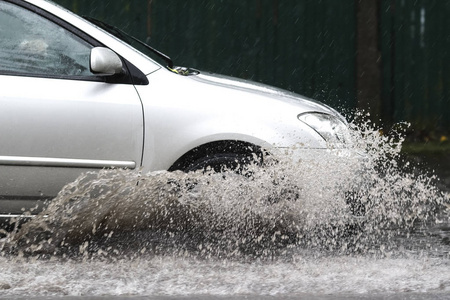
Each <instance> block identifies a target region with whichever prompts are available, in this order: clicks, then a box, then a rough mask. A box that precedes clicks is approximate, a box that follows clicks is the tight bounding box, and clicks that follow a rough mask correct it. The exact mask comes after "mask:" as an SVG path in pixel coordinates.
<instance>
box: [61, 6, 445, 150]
mask: <svg viewBox="0 0 450 300" xmlns="http://www.w3.org/2000/svg"><path fill="white" fill-rule="evenodd" d="M56 2H57V3H60V4H62V5H63V6H65V7H67V8H68V9H70V10H72V11H74V12H76V13H78V14H81V15H88V16H92V17H95V18H98V19H100V20H103V21H106V22H108V23H110V24H114V25H116V26H118V27H119V28H122V29H123V30H125V31H127V32H128V33H131V34H132V35H134V36H136V37H138V38H139V39H141V40H143V41H146V42H148V43H149V44H151V45H152V46H154V47H155V48H157V49H159V50H160V51H162V52H164V53H166V54H168V55H169V56H171V57H172V58H173V60H174V61H175V64H176V65H182V66H190V67H194V68H197V69H200V70H205V71H213V72H216V73H221V74H226V75H232V76H237V77H241V78H246V79H251V80H255V81H259V82H264V83H268V84H271V85H274V86H278V87H281V88H284V89H287V90H291V91H294V92H297V93H300V94H303V95H306V96H309V97H312V98H315V99H318V100H320V101H322V102H324V103H326V104H329V105H330V106H333V107H335V108H337V109H338V110H339V111H341V112H343V113H347V114H349V115H348V116H350V118H351V112H353V111H354V109H363V110H365V111H367V112H370V114H371V116H370V118H371V119H372V121H373V122H375V123H376V124H378V125H379V126H381V127H382V128H383V129H384V130H385V131H388V130H389V129H390V127H391V126H392V124H394V123H397V122H400V121H407V122H410V123H411V130H410V133H409V136H410V137H412V138H413V139H415V140H418V141H429V140H436V141H442V140H445V138H446V136H448V134H449V132H450V0H251V1H241V0H226V1H225V0H190V1H180V0H57V1H56Z"/></svg>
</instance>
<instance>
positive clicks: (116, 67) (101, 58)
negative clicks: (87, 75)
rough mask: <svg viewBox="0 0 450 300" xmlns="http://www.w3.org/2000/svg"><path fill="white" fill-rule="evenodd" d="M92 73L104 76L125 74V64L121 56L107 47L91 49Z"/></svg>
mask: <svg viewBox="0 0 450 300" xmlns="http://www.w3.org/2000/svg"><path fill="white" fill-rule="evenodd" d="M90 64H91V72H92V73H94V74H98V75H103V76H111V75H115V74H122V73H123V64H122V60H121V59H120V57H119V55H117V54H116V53H115V52H114V51H112V50H110V49H108V48H105V47H95V48H92V49H91V57H90Z"/></svg>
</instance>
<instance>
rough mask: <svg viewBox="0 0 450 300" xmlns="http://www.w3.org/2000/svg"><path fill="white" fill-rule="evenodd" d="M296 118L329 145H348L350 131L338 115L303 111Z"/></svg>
mask: <svg viewBox="0 0 450 300" xmlns="http://www.w3.org/2000/svg"><path fill="white" fill-rule="evenodd" d="M298 119H299V120H300V121H302V122H303V123H305V124H306V125H308V126H309V127H311V128H312V129H314V130H315V131H316V132H317V133H318V134H319V135H320V136H321V137H322V138H323V139H324V140H325V141H326V142H327V143H328V144H329V145H330V146H332V147H338V148H340V147H344V146H345V145H347V146H348V145H350V143H351V137H350V131H349V128H348V126H347V124H346V123H344V122H343V121H342V120H340V119H339V118H338V117H336V116H333V115H329V114H324V113H318V112H313V113H303V114H300V115H298Z"/></svg>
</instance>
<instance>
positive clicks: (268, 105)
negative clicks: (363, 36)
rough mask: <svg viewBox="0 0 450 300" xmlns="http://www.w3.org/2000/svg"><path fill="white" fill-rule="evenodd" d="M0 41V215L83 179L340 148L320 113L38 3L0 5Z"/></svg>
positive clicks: (343, 129) (343, 128) (341, 139)
mask: <svg viewBox="0 0 450 300" xmlns="http://www.w3.org/2000/svg"><path fill="white" fill-rule="evenodd" d="M0 43H1V50H0V87H1V88H0V141H1V142H0V215H1V216H0V217H3V218H4V217H12V216H17V215H21V214H22V213H23V212H24V211H27V210H29V209H30V208H32V207H34V206H35V205H36V204H37V203H39V202H42V201H45V200H48V199H51V198H52V197H54V196H55V195H56V194H57V193H58V191H59V190H60V189H61V188H62V187H63V186H64V185H65V184H66V183H68V182H70V181H73V180H74V179H75V178H76V177H77V176H79V175H80V174H81V173H82V172H85V171H87V170H95V169H102V168H112V167H116V168H129V169H141V170H142V172H150V171H155V170H169V171H172V170H182V171H186V172H187V171H193V170H199V169H203V168H205V167H207V166H210V167H212V168H213V169H214V170H220V168H221V167H222V166H226V167H233V166H236V165H237V163H240V164H244V163H247V162H249V161H250V160H252V159H255V157H257V159H260V158H261V154H262V153H263V151H265V152H267V153H270V154H271V155H276V153H277V151H279V150H280V149H295V150H293V152H294V153H293V159H294V158H295V159H299V158H301V159H307V158H308V157H312V158H314V157H316V155H317V153H320V152H325V151H327V150H329V149H330V148H342V147H344V148H345V143H346V142H347V141H348V127H347V123H346V121H345V119H344V118H343V117H342V116H341V115H340V114H338V113H337V112H336V111H335V110H333V109H331V108H329V107H327V106H325V105H323V104H320V103H318V102H315V101H312V100H309V99H306V98H304V97H302V96H299V95H297V94H294V93H290V92H287V91H283V90H280V89H276V88H273V87H269V86H265V85H261V84H257V83H253V82H249V81H244V80H239V79H233V78H229V77H225V76H218V75H213V74H207V73H203V72H199V71H196V70H191V69H187V68H180V67H174V66H173V64H172V61H171V60H170V58H168V57H167V56H165V55H164V54H162V53H160V52H158V51H156V50H154V49H153V48H151V47H149V46H147V45H145V44H143V43H140V42H138V41H136V40H135V39H134V38H132V37H130V36H126V34H125V33H123V32H121V31H119V30H118V29H116V28H114V27H112V26H109V25H107V24H103V23H101V22H99V21H95V20H87V19H84V18H81V17H79V16H77V15H75V14H73V13H71V12H69V11H67V10H65V9H63V8H61V7H59V6H57V5H55V4H53V3H51V2H48V1H43V0H0ZM135 43H136V44H138V46H137V47H139V49H140V50H137V49H136V47H133V46H132V45H131V44H135ZM151 57H153V58H151ZM160 60H161V61H160ZM161 62H163V63H161ZM254 154H257V155H256V156H255V155H254Z"/></svg>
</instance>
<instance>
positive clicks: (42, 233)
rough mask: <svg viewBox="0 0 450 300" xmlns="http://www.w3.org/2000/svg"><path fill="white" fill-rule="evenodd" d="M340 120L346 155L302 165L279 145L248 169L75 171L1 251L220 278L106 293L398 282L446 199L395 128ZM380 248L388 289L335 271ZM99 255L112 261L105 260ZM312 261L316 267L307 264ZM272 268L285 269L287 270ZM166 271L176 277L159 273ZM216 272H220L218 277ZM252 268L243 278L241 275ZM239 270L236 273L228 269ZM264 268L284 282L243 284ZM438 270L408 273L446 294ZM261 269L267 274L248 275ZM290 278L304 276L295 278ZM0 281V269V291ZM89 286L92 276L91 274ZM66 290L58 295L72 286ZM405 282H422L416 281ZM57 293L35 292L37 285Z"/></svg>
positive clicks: (329, 289) (444, 216)
mask: <svg viewBox="0 0 450 300" xmlns="http://www.w3.org/2000/svg"><path fill="white" fill-rule="evenodd" d="M352 127H353V130H352V134H353V136H354V141H355V142H354V145H353V149H352V150H353V151H352V153H359V154H357V155H344V154H343V153H341V155H335V154H334V153H328V154H327V155H325V156H324V157H323V158H322V159H320V160H317V161H315V162H314V163H310V162H308V163H307V162H304V161H299V162H298V163H293V162H292V159H291V156H290V154H289V153H287V154H286V155H285V157H277V162H276V163H271V164H270V163H269V164H267V165H265V166H264V167H263V168H261V167H259V166H250V167H249V170H250V171H251V172H250V173H251V176H240V175H237V174H235V173H234V172H227V173H222V174H214V173H209V174H208V173H207V174H203V173H189V174H185V173H182V172H152V173H149V174H141V173H140V172H137V171H127V170H103V171H100V172H90V173H86V174H83V175H82V176H80V177H79V178H78V179H77V180H76V181H74V182H73V183H70V184H68V185H67V186H66V187H64V188H63V190H61V192H60V193H59V194H58V196H57V197H56V198H55V199H54V200H53V201H52V202H51V203H50V205H49V206H48V208H47V210H46V211H44V212H43V213H41V214H40V215H39V216H37V217H36V218H34V219H33V220H32V221H30V222H28V223H26V224H25V225H23V226H22V227H21V228H20V229H19V230H16V231H14V232H12V233H11V234H10V235H9V236H8V237H6V238H5V239H4V240H3V242H2V244H1V247H2V253H3V256H4V257H5V259H7V260H11V259H18V258H21V257H25V258H21V259H25V260H26V261H27V262H28V263H31V264H30V265H28V268H34V267H33V266H35V265H36V264H37V266H35V267H36V269H42V268H44V269H45V268H51V266H50V265H52V264H54V261H55V259H56V261H59V262H60V260H63V261H65V265H66V266H67V268H70V269H71V270H74V269H77V268H84V267H86V268H92V266H93V265H95V266H96V268H97V267H98V268H100V269H103V268H105V267H106V266H109V267H107V268H112V267H114V268H119V269H120V268H121V266H124V265H127V264H128V265H129V264H139V265H140V266H141V268H143V269H142V273H135V276H137V278H136V280H137V281H139V280H141V279H142V278H144V279H145V278H147V277H148V275H147V273H146V272H149V269H151V272H153V273H155V274H157V276H163V277H164V276H167V278H170V276H171V275H172V276H180V274H179V272H181V271H180V270H181V269H182V270H185V271H186V272H193V273H195V274H197V273H198V272H200V273H202V274H210V273H211V274H210V275H211V278H218V277H220V278H222V279H223V277H221V276H225V275H223V274H229V275H230V276H232V277H227V281H226V282H225V283H223V285H220V284H216V285H214V284H213V283H211V282H210V283H209V286H204V289H200V290H199V289H198V288H194V289H193V288H188V287H187V284H188V283H189V282H190V284H191V285H197V287H198V284H199V282H200V281H201V282H202V284H203V283H204V281H205V280H206V279H205V277H202V278H201V279H199V280H200V281H199V282H196V281H195V278H196V275H195V274H191V273H190V275H186V274H184V273H183V274H184V275H183V276H187V277H186V278H185V281H184V282H178V284H177V283H175V282H171V281H170V280H169V279H167V280H169V281H163V282H161V283H160V285H157V282H159V281H158V280H157V279H155V278H152V279H151V281H152V282H154V284H155V285H154V286H153V285H152V286H148V281H149V280H150V279H149V278H147V279H148V280H147V279H145V280H144V279H142V282H141V281H139V282H141V283H140V284H139V283H136V286H134V285H133V284H131V286H130V285H126V287H122V288H121V289H119V290H115V291H109V293H110V294H123V293H125V294H127V293H131V294H143V293H144V294H145V293H151V294H186V293H188V294H195V293H198V292H199V291H201V293H206V294H208V293H212V294H229V293H231V294H235V293H259V294H277V293H290V292H295V293H298V292H307V293H308V292H313V293H314V292H319V293H333V292H338V293H339V292H357V293H360V292H373V291H382V292H383V291H386V290H387V291H393V290H395V289H397V288H399V289H400V290H397V291H405V290H408V284H405V283H404V282H402V280H403V279H402V278H403V277H402V276H404V274H403V273H402V272H404V271H405V270H404V267H406V268H407V269H408V270H410V271H411V272H414V270H416V268H418V267H416V264H415V261H410V260H407V259H408V257H410V256H411V255H419V256H420V255H423V253H424V251H428V250H429V248H430V247H434V246H435V245H432V246H430V247H428V246H427V245H425V246H424V245H422V244H421V243H420V242H417V241H418V240H417V239H414V238H413V237H414V235H415V234H416V233H417V232H420V228H422V227H425V226H427V224H430V223H435V222H444V223H445V222H447V223H450V222H449V217H448V215H449V214H448V207H449V203H450V201H449V196H448V194H446V193H445V192H442V191H440V190H439V189H438V188H437V187H436V182H437V181H438V180H439V179H438V178H437V177H436V176H435V175H432V174H431V175H430V174H427V173H423V172H422V171H421V170H420V169H418V168H416V167H415V166H412V165H410V164H409V163H408V162H405V161H402V159H401V156H400V149H401V144H402V141H403V140H402V137H401V136H402V132H401V130H399V131H397V132H395V133H394V134H391V135H390V136H385V135H381V134H380V133H379V131H378V130H375V129H373V128H371V126H370V125H368V124H367V123H366V124H365V125H358V126H356V125H352ZM361 153H362V154H361ZM427 247H428V248H427ZM448 255H449V247H448V246H446V245H444V247H442V249H441V250H440V251H439V252H438V253H437V256H438V257H441V258H442V257H446V258H448ZM328 257H332V260H328ZM386 257H390V258H393V257H395V258H396V259H397V260H396V261H395V262H394V263H393V262H392V261H390V264H391V265H389V268H391V271H392V268H394V269H395V270H396V271H395V272H394V271H393V272H394V273H395V274H403V275H398V276H397V275H392V278H391V279H389V280H392V282H394V283H393V284H394V285H392V286H390V283H389V284H387V283H386V284H385V286H380V285H377V284H375V283H373V282H370V283H369V281H368V282H365V284H364V285H362V286H356V285H354V286H353V287H351V286H352V282H354V281H352V280H349V281H348V282H347V281H345V280H343V279H342V280H337V278H339V276H342V274H343V273H342V272H344V271H345V272H347V271H348V272H350V271H349V270H348V266H353V267H355V266H356V265H361V266H362V267H361V268H362V269H357V270H356V271H355V272H356V273H358V270H359V272H363V269H364V271H365V270H372V272H373V274H375V273H377V269H376V268H377V266H383V265H385V264H387V263H386V261H381V260H379V259H382V258H386ZM42 258H46V259H49V260H43V261H42V260H40V259H42ZM80 258H81V259H82V260H83V261H90V263H89V266H86V265H84V264H81V266H79V265H78V263H77V262H78V261H79V259H80ZM372 258H373V259H375V260H372ZM30 259H31V260H30ZM67 259H68V260H67ZM128 259H131V260H130V261H128ZM45 261H47V263H44V262H45ZM105 261H106V262H105ZM110 261H113V262H115V263H114V264H112V265H109V263H108V262H110ZM127 261H128V262H127ZM241 262H243V263H244V265H241ZM274 262H275V263H274ZM117 263H118V264H117ZM261 263H262V265H260V264H261ZM324 264H325V267H324V269H323V270H319V269H317V268H320V266H322V265H324ZM443 264H444V265H442V262H434V266H435V267H436V268H437V269H439V270H440V269H441V268H443V270H447V269H448V266H447V264H448V262H447V261H446V260H444V262H443ZM159 265H161V267H160V269H159V268H158V266H159ZM225 265H226V266H225ZM287 265H289V267H288V266H287ZM334 265H336V267H335V268H333V267H332V266H334ZM432 265H433V264H432ZM313 266H315V267H313ZM330 266H331V268H332V269H331V270H332V271H329V268H330ZM345 266H347V267H345ZM344 267H345V268H344ZM428 267H430V266H428ZM180 268H181V269H180ZM248 268H250V269H248ZM280 268H286V269H287V270H289V274H290V275H289V276H287V275H286V274H285V273H283V272H281V271H280V270H281V269H280ZM298 268H299V269H298ZM343 268H344V269H345V270H343ZM346 268H347V269H346ZM430 268H431V267H430ZM436 268H435V269H436ZM166 269H170V270H173V271H172V272H175V273H176V274H175V273H170V274H166V273H165V272H166V271H164V270H166ZM216 269H219V270H220V274H221V275H220V276H219V275H218V273H215V270H216ZM313 269H314V270H315V271H314V270H313ZM435 269H433V270H435ZM30 270H31V269H30ZM177 270H178V271H177ZM213 270H214V271H213ZM252 270H253V271H254V273H252V274H253V275H249V272H250V273H251V272H252ZM270 270H271V271H270ZM283 270H284V269H283ZM300 270H302V271H300ZM422 270H423V269H422ZM3 271H4V272H5V274H11V273H14V272H13V271H11V270H6V271H5V270H3ZM378 271H379V269H378ZM30 272H31V273H33V274H34V273H35V272H36V271H33V270H31V271H30ZM77 272H78V271H77ZM108 272H113V273H114V272H118V274H120V272H122V271H120V270H119V271H117V270H116V271H111V270H109V271H108ZM177 272H178V273H177ZM239 272H240V273H242V274H244V275H242V276H244V277H245V278H244V277H242V276H240V277H239V276H238V275H237V274H238V273H239ZM267 272H269V273H270V272H272V273H273V274H275V273H276V274H278V273H280V272H281V273H283V274H284V275H283V274H281V273H280V274H278V275H280V276H281V277H282V278H284V280H285V281H284V282H283V283H282V284H281V283H280V282H279V281H277V283H278V285H277V284H274V285H273V286H270V284H269V285H267V290H264V291H263V290H259V291H255V290H254V289H252V288H250V287H251V286H252V285H255V284H256V282H257V281H258V280H262V281H267V280H269V282H270V280H272V281H275V279H274V278H273V276H275V275H273V274H272V273H270V274H269V275H267V274H266V273H267ZM311 272H312V273H311ZM330 272H331V273H330ZM333 272H335V273H333ZM430 272H431V271H430ZM440 272H441V273H440V274H443V275H442V276H443V278H440V277H439V276H438V277H439V278H440V279H439V278H438V279H439V280H440V281H439V282H438V283H436V284H435V282H433V283H431V282H432V279H430V278H434V279H436V280H437V277H436V274H434V277H433V276H431V275H430V274H429V273H426V274H425V275H426V276H429V277H427V278H425V277H423V276H422V277H421V279H420V280H422V281H423V280H425V281H427V280H428V281H429V282H430V283H429V285H428V287H432V288H431V289H434V290H438V291H440V290H444V291H448V290H450V282H448V280H447V281H446V280H445V278H446V276H447V275H448V272H447V273H445V271H442V270H441V271H440ZM416 273H417V272H416ZM245 274H247V275H245ZM263 274H266V275H267V276H266V277H264V278H260V276H263ZM278 275H277V277H280V276H278ZM360 275H361V276H363V274H360ZM425 275H424V276H425ZM59 276H63V275H59ZM118 276H119V275H118ZM155 276H156V275H155ZM205 276H206V275H205ZM233 276H234V277H233ZM295 276H297V277H298V278H300V279H301V280H302V282H309V285H307V284H306V283H305V284H304V285H302V284H300V285H299V282H298V280H295ZM323 276H325V277H327V278H328V279H330V278H331V277H332V280H334V281H333V282H339V284H335V285H332V284H331V283H329V284H324V282H323V281H321V282H322V283H321V284H318V283H317V282H313V281H314V280H313V279H311V278H316V277H323ZM333 276H334V277H333ZM366 276H367V275H366ZM396 276H397V277H396ZM442 276H441V277H442ZM235 277H237V278H240V279H238V280H237V281H238V282H241V284H242V285H240V286H239V287H238V288H237V289H236V287H235V284H238V283H237V282H235V284H233V283H232V282H234V280H235V279H236V278H235ZM247 277H248V278H247ZM281 277H280V278H281ZM374 277H376V276H375V275H374ZM384 277H385V276H384ZM158 278H159V277H158ZM178 278H179V277H178ZM258 278H259V279H258ZM333 278H334V279H333ZM358 278H359V276H358ZM377 278H378V277H377ZM328 279H323V280H325V281H327V280H328ZM355 279H356V277H353V280H355ZM1 280H2V277H1V276H0V294H1V289H2V287H1V285H2V282H1ZM77 280H78V281H80V282H84V281H85V280H87V279H86V278H78V279H77ZM111 280H113V279H111ZM210 280H213V279H210ZM359 280H361V278H360V279H359ZM119 281H120V280H119ZM164 282H165V283H164ZM96 284H97V285H101V283H99V282H98V281H96ZM116 284H117V281H116ZM164 284H166V285H164ZM205 284H206V283H205ZM36 285H38V283H36ZM180 285H181V286H180ZM243 285H245V286H243ZM144 286H145V288H144ZM319 286H320V287H319ZM183 287H184V288H183ZM71 288H72V289H73V286H72V287H71ZM85 288H86V287H85ZM67 289H69V288H68V287H66V291H65V292H64V293H66V294H77V293H79V292H80V290H79V289H75V290H76V292H73V290H72V292H70V291H67ZM412 290H415V291H417V290H419V291H422V290H423V289H421V286H420V284H418V285H417V287H416V288H412ZM425 290H427V289H426V288H425ZM34 291H35V293H36V290H34ZM130 291H131V292H130ZM61 293H63V292H61V291H56V292H52V291H48V290H45V291H44V292H43V293H42V294H45V295H48V294H56V295H58V294H61ZM104 293H105V290H104V289H102V288H98V289H97V288H96V289H95V290H94V291H92V292H90V293H89V292H88V293H87V294H88V295H89V294H90V295H96V294H104ZM38 294H39V292H38Z"/></svg>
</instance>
